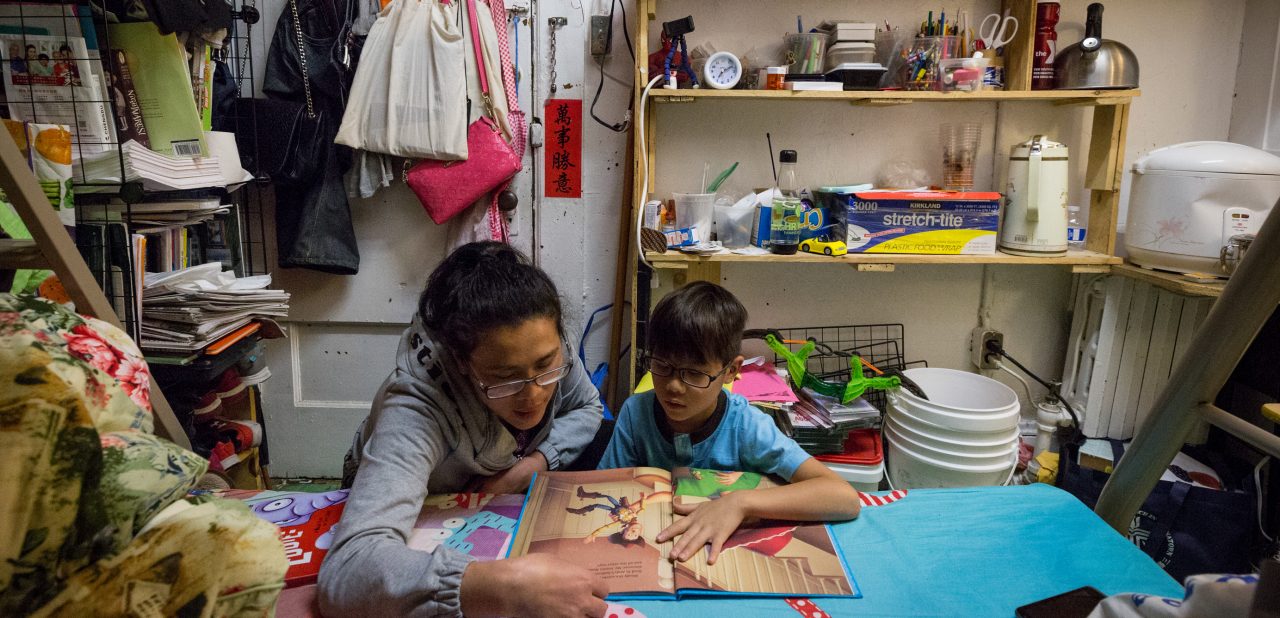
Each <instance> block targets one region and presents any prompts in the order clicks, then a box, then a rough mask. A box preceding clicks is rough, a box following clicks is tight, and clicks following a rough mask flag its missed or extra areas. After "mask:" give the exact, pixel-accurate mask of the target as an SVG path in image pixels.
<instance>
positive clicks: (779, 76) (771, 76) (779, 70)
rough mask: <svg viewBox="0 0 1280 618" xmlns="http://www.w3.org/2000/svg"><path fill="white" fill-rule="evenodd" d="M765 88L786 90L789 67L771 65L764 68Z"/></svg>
mask: <svg viewBox="0 0 1280 618" xmlns="http://www.w3.org/2000/svg"><path fill="white" fill-rule="evenodd" d="M764 72H765V79H764V89H765V90H785V89H786V85H785V84H786V81H787V67H769V68H767V69H764Z"/></svg>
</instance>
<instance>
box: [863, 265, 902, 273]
mask: <svg viewBox="0 0 1280 618" xmlns="http://www.w3.org/2000/svg"><path fill="white" fill-rule="evenodd" d="M895 268H897V266H896V265H894V264H853V269H854V270H856V271H858V272H860V273H891V272H893V271H894V269H895Z"/></svg>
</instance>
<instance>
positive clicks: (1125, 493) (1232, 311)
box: [1094, 204, 1280, 534]
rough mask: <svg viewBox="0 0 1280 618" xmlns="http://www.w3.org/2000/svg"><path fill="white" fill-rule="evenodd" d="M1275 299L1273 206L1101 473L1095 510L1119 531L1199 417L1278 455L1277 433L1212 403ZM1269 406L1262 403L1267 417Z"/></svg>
mask: <svg viewBox="0 0 1280 618" xmlns="http://www.w3.org/2000/svg"><path fill="white" fill-rule="evenodd" d="M1278 305H1280V204H1277V205H1276V207H1275V208H1272V209H1271V215H1270V216H1268V217H1267V220H1266V221H1265V222H1264V223H1263V224H1262V229H1261V230H1260V231H1259V232H1258V235H1257V238H1256V239H1255V240H1254V241H1253V244H1252V245H1250V247H1249V252H1248V253H1246V254H1245V258H1244V261H1242V262H1241V263H1240V266H1239V267H1238V268H1236V271H1235V273H1234V274H1232V276H1231V279H1230V280H1228V281H1227V285H1226V287H1224V288H1223V289H1222V295H1221V296H1220V297H1218V300H1217V302H1215V303H1214V304H1213V308H1212V309H1210V310H1209V315H1208V317H1206V318H1205V320H1204V322H1203V323H1201V325H1200V328H1199V330H1197V331H1196V334H1195V337H1194V338H1192V340H1191V346H1190V347H1188V348H1187V351H1186V352H1185V353H1184V354H1183V355H1182V357H1181V359H1180V360H1179V361H1178V362H1177V364H1176V365H1175V366H1174V368H1173V373H1172V374H1170V375H1169V382H1168V383H1167V384H1166V385H1165V387H1164V390H1163V391H1161V393H1160V397H1159V398H1158V399H1156V402H1155V405H1154V406H1152V408H1151V413H1150V414H1148V415H1147V417H1146V420H1144V421H1143V422H1142V426H1141V427H1139V428H1138V431H1137V433H1136V434H1134V437H1133V444H1131V445H1130V446H1129V448H1127V449H1125V452H1124V456H1122V457H1121V458H1120V461H1119V462H1118V463H1117V464H1116V469H1115V472H1114V473H1112V474H1111V478H1109V479H1107V484H1106V486H1105V487H1103V489H1102V495H1101V496H1100V497H1099V498H1098V505H1097V507H1095V509H1094V511H1095V512H1097V514H1098V515H1099V516H1100V517H1102V519H1104V520H1106V522H1107V523H1108V524H1110V525H1111V527H1112V528H1115V529H1116V530H1117V531H1119V532H1120V533H1121V534H1125V533H1126V532H1127V531H1128V529H1129V522H1130V521H1131V520H1132V519H1133V515H1134V513H1136V512H1137V511H1138V507H1140V506H1142V503H1143V502H1145V501H1146V499H1147V496H1148V495H1149V494H1150V493H1151V490H1152V489H1154V488H1155V486H1156V482H1157V481H1159V480H1160V475H1161V474H1163V473H1164V471H1165V469H1166V468H1168V467H1169V464H1170V462H1172V461H1173V457H1174V456H1175V455H1177V454H1178V451H1179V450H1181V449H1182V445H1183V443H1185V442H1186V441H1187V437H1188V435H1189V434H1190V433H1191V431H1192V429H1194V428H1195V426H1196V424H1197V422H1198V421H1201V420H1203V421H1205V422H1208V423H1209V424H1211V425H1214V426H1215V427H1218V428H1219V429H1221V430H1223V431H1226V432H1227V433H1230V434H1232V435H1234V436H1235V437H1237V438H1239V439H1241V440H1243V441H1244V442H1245V443H1247V444H1249V445H1250V446H1252V447H1253V448H1255V449H1257V450H1258V451H1260V452H1263V453H1267V454H1269V455H1271V456H1273V457H1276V458H1280V436H1276V435H1275V434H1273V433H1271V432H1269V431H1267V430H1265V429H1263V428H1262V427H1259V426H1258V425H1255V424H1253V423H1251V422H1249V421H1247V420H1245V419H1243V418H1240V417H1239V416H1236V415H1235V414H1232V413H1231V412H1228V411H1226V410H1223V409H1222V408H1219V407H1218V406H1215V405H1213V400H1214V399H1215V398H1216V397H1217V396H1218V391H1220V390H1222V386H1223V385H1224V384H1226V382H1227V378H1229V377H1231V372H1233V371H1235V368H1236V364H1237V363H1239V362H1240V358H1241V357H1243V356H1244V353H1245V351H1246V350H1248V349H1249V345H1250V344H1251V343H1253V338H1254V337H1256V336H1257V334H1258V331H1260V330H1262V326H1263V324H1265V323H1266V321H1267V319H1268V318H1270V317H1271V314H1272V313H1274V312H1275V311H1276V307H1277V306H1278ZM1274 406H1275V404H1268V405H1267V406H1264V408H1263V414H1264V416H1266V417H1267V418H1274V417H1273V416H1272V415H1275V414H1276V413H1277V410H1276V409H1275V407H1274Z"/></svg>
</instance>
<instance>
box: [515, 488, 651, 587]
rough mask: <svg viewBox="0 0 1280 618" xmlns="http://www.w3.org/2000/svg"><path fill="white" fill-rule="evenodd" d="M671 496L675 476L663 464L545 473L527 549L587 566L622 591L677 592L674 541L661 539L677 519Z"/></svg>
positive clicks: (534, 499)
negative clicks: (658, 466)
mask: <svg viewBox="0 0 1280 618" xmlns="http://www.w3.org/2000/svg"><path fill="white" fill-rule="evenodd" d="M670 502H671V483H670V475H669V474H668V473H667V472H666V471H665V470H659V469H656V468H628V469H621V470H596V471H592V472H565V473H554V474H546V475H540V476H539V477H538V480H537V482H536V484H535V489H534V491H533V492H532V493H531V495H530V504H529V507H528V509H529V511H530V512H529V513H528V514H527V518H526V523H525V524H523V525H525V526H529V527H530V530H529V531H527V534H528V541H527V542H528V546H527V550H526V551H525V552H524V553H530V554H532V553H550V554H555V555H556V556H558V557H560V558H561V559H563V560H566V561H569V562H572V563H574V564H580V565H583V567H585V568H586V569H587V570H589V571H591V572H592V573H595V574H596V575H597V576H599V577H600V578H602V579H604V580H605V581H607V582H608V583H609V588H610V590H612V591H613V593H615V594H634V593H641V594H644V593H654V594H673V593H674V592H675V579H674V575H673V568H672V564H671V562H670V561H669V560H668V559H667V552H668V551H669V550H670V543H664V544H658V543H657V542H655V541H654V537H655V536H657V534H658V532H660V531H662V529H663V528H665V527H666V526H667V525H669V524H670V522H671V512H670ZM520 533H521V535H522V536H523V535H525V534H526V531H525V530H521V532H520ZM519 548H520V543H519V542H518V543H517V549H519Z"/></svg>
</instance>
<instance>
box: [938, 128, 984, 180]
mask: <svg viewBox="0 0 1280 618" xmlns="http://www.w3.org/2000/svg"><path fill="white" fill-rule="evenodd" d="M981 140H982V123H981V122H948V123H944V124H943V125H942V126H941V127H940V128H939V130H938V141H939V145H940V146H941V147H942V187H943V188H944V189H946V190H948V191H972V190H973V184H974V182H973V165H974V159H975V158H976V157H977V155H978V145H979V143H980V142H981Z"/></svg>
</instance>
